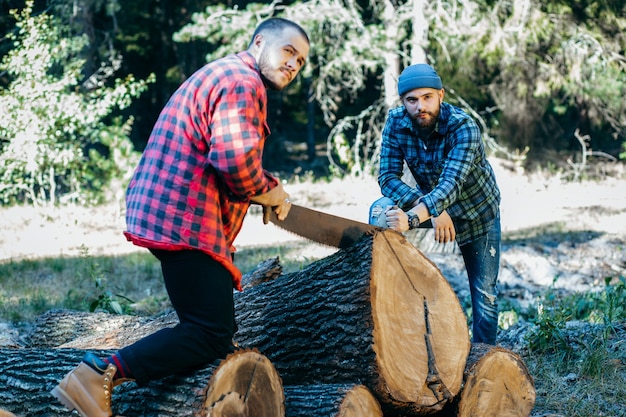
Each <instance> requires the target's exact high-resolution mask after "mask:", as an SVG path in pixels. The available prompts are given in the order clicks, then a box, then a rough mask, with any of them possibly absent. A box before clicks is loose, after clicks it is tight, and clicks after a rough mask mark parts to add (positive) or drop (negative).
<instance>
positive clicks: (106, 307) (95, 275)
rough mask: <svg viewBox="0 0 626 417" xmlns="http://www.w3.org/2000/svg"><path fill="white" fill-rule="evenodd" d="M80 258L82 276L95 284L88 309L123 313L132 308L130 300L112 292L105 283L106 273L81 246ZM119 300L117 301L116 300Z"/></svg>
mask: <svg viewBox="0 0 626 417" xmlns="http://www.w3.org/2000/svg"><path fill="white" fill-rule="evenodd" d="M81 259H82V261H83V267H82V273H81V275H82V278H83V279H87V280H88V281H91V282H93V283H94V285H95V290H96V294H95V295H94V296H93V297H92V298H91V301H89V311H90V312H94V311H105V312H107V313H111V314H124V313H127V312H130V311H131V310H132V309H131V308H130V307H129V305H130V304H131V303H132V300H131V299H129V298H128V297H125V296H123V295H120V294H113V292H112V291H111V290H110V289H109V288H108V285H107V278H106V276H107V273H106V271H105V270H104V269H103V268H102V267H101V266H100V264H99V263H98V262H97V261H96V260H95V259H93V258H92V257H91V256H89V251H88V250H87V249H86V248H85V247H84V246H83V247H81ZM118 299H119V300H121V301H117V300H118Z"/></svg>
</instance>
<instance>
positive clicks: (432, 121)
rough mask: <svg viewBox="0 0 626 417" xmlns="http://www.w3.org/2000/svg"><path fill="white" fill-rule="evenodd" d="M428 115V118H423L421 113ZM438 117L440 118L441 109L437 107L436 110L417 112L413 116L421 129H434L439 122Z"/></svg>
mask: <svg viewBox="0 0 626 417" xmlns="http://www.w3.org/2000/svg"><path fill="white" fill-rule="evenodd" d="M424 114H425V115H428V117H426V118H422V117H419V116H420V115H424ZM437 119H439V109H437V110H436V111H432V112H430V111H423V112H420V113H417V114H416V115H415V116H413V122H414V123H415V124H416V125H417V127H418V128H420V129H432V128H434V127H435V125H436V124H437Z"/></svg>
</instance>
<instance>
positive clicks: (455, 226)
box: [369, 64, 501, 345]
mask: <svg viewBox="0 0 626 417" xmlns="http://www.w3.org/2000/svg"><path fill="white" fill-rule="evenodd" d="M398 94H399V95H400V99H401V101H402V105H401V106H399V107H396V108H394V109H391V110H390V111H389V114H388V115H387V120H386V123H385V127H384V129H383V132H382V147H381V153H380V170H379V176H378V183H379V185H380V189H381V192H382V194H383V196H384V197H382V198H381V199H379V200H377V201H376V202H374V204H372V206H371V208H370V218H369V221H370V223H371V224H375V225H378V226H382V227H389V228H391V229H394V230H397V231H399V232H405V231H407V230H409V229H414V228H417V227H420V225H422V226H421V227H432V228H433V229H434V235H435V240H436V241H437V242H439V243H447V242H452V241H455V240H456V242H457V244H458V245H459V249H460V251H461V254H462V255H463V260H464V262H465V268H466V270H467V275H468V279H469V286H470V292H471V297H472V319H473V324H472V340H473V342H475V343H478V342H480V343H488V344H492V345H493V344H495V342H496V335H497V330H498V306H497V289H496V282H497V279H498V271H499V268H500V240H501V233H500V190H499V188H498V185H497V183H496V178H495V175H494V172H493V169H492V168H491V165H490V164H489V162H488V161H487V159H486V156H485V149H484V145H483V141H482V137H481V133H480V129H479V128H478V125H477V124H476V122H475V121H474V120H473V119H472V118H471V117H470V116H469V115H468V114H467V113H465V112H464V111H463V110H461V109H460V108H458V107H455V106H453V105H451V104H449V103H445V102H444V101H443V98H444V89H443V87H442V83H441V78H440V77H439V75H438V74H437V72H436V71H435V70H434V69H433V68H432V67H431V66H430V65H427V64H415V65H411V66H409V67H407V68H405V69H404V71H402V73H401V74H400V78H399V79H398ZM404 163H406V164H407V166H408V169H409V170H410V172H411V174H412V175H413V177H414V179H415V182H416V185H415V186H414V187H412V186H410V185H408V184H406V183H405V182H403V181H402V176H403V170H404Z"/></svg>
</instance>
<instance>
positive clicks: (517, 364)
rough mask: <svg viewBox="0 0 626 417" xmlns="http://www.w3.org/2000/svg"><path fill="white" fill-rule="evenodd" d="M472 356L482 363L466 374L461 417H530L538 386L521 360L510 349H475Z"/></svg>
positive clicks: (460, 405)
mask: <svg viewBox="0 0 626 417" xmlns="http://www.w3.org/2000/svg"><path fill="white" fill-rule="evenodd" d="M475 352H476V354H475ZM472 356H479V357H480V359H479V360H478V361H476V362H475V363H472V365H471V366H470V367H469V368H468V370H467V371H466V374H467V378H466V383H465V386H464V388H463V393H462V395H461V399H460V402H459V412H458V417H470V416H482V417H528V416H530V413H531V411H532V409H533V407H534V405H535V397H536V394H535V386H534V382H533V379H532V377H531V376H530V374H529V372H528V369H527V368H526V365H525V364H524V362H523V361H522V359H521V358H520V357H519V356H518V355H517V354H515V353H513V352H511V351H509V350H507V349H504V348H500V347H490V346H487V345H478V346H476V347H473V348H472ZM471 360H472V359H471Z"/></svg>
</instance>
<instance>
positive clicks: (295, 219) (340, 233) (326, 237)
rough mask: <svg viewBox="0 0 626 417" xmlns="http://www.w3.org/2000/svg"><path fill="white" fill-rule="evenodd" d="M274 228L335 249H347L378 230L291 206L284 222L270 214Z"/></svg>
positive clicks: (374, 227)
mask: <svg viewBox="0 0 626 417" xmlns="http://www.w3.org/2000/svg"><path fill="white" fill-rule="evenodd" d="M270 221H271V222H272V223H274V224H275V225H276V226H278V227H280V228H282V229H285V230H287V231H289V232H292V233H295V234H297V235H299V236H302V237H304V238H307V239H309V240H312V241H314V242H317V243H322V244H324V245H328V246H334V247H336V248H340V249H343V248H347V247H348V246H350V245H352V244H353V243H354V242H356V241H357V240H359V239H360V238H361V236H363V235H364V234H365V233H371V232H373V231H374V230H376V229H378V228H377V227H376V226H372V225H371V224H367V223H361V222H358V221H356V220H350V219H346V218H344V217H339V216H335V215H332V214H328V213H323V212H321V211H317V210H313V209H310V208H306V207H302V206H299V205H297V204H292V205H291V209H290V210H289V215H288V216H287V218H286V219H285V220H278V218H277V217H276V213H274V212H273V211H272V212H271V214H270Z"/></svg>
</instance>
